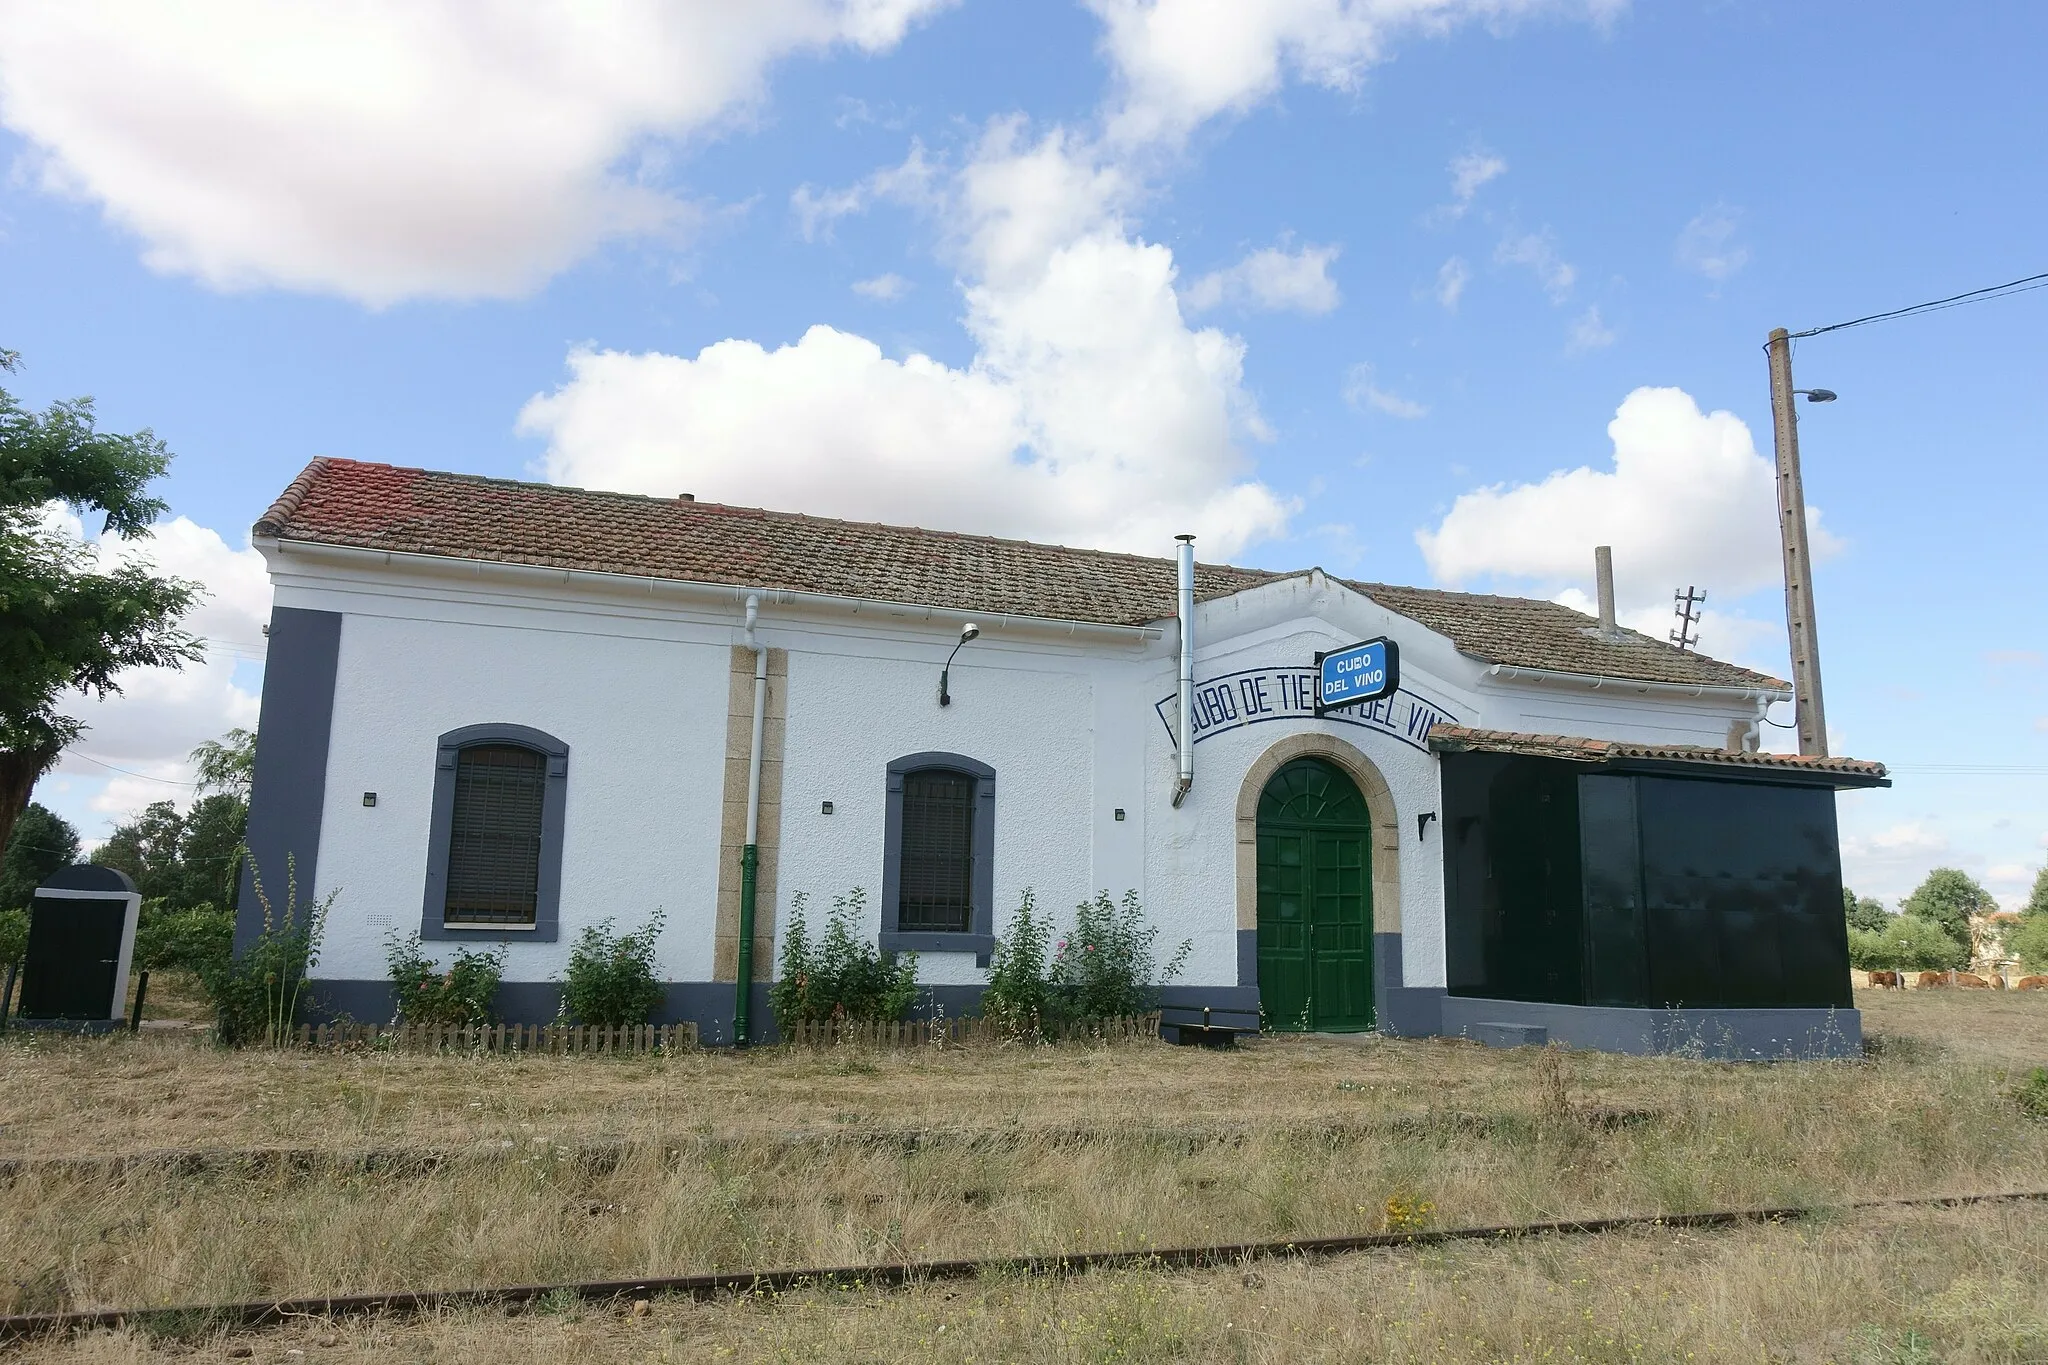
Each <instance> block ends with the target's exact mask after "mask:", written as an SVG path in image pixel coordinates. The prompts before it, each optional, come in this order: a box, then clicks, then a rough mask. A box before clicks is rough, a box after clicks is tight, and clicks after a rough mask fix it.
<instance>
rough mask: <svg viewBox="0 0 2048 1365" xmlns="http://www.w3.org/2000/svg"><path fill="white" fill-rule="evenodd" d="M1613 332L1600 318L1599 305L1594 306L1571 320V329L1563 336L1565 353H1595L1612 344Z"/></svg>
mask: <svg viewBox="0 0 2048 1365" xmlns="http://www.w3.org/2000/svg"><path fill="white" fill-rule="evenodd" d="M1614 338H1615V331H1614V329H1613V328H1612V327H1609V326H1608V325H1607V323H1606V322H1605V321H1604V320H1603V319H1602V318H1601V316H1600V305H1599V304H1597V303H1596V304H1594V305H1593V306H1591V307H1590V308H1588V309H1587V310H1586V311H1585V312H1583V313H1581V314H1579V315H1578V317H1576V318H1574V319H1573V320H1572V325H1571V329H1570V330H1569V331H1568V332H1567V333H1566V334H1565V346H1564V348H1565V351H1566V352H1567V353H1568V354H1571V355H1581V354H1583V353H1585V352H1587V351H1597V350H1600V349H1601V348H1603V347H1607V346H1612V345H1613V344H1614Z"/></svg>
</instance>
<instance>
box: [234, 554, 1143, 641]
mask: <svg viewBox="0 0 2048 1365" xmlns="http://www.w3.org/2000/svg"><path fill="white" fill-rule="evenodd" d="M255 543H256V546H257V548H258V549H269V550H273V551H275V552H276V553H277V554H278V555H280V556H283V557H288V558H289V557H299V558H305V559H313V560H324V561H326V562H328V563H332V564H336V565H346V566H362V567H372V566H374V567H381V568H394V569H411V570H414V571H416V572H420V573H428V574H435V575H439V576H442V577H456V578H476V579H480V580H483V581H486V582H489V581H494V580H495V581H499V582H504V583H508V584H524V585H529V586H541V585H545V584H572V583H579V582H582V583H590V584H593V585H598V586H609V587H612V588H615V589H618V590H620V591H627V592H635V593H642V592H644V593H645V594H646V595H647V596H649V597H664V596H665V597H673V598H680V599H682V600H684V601H688V602H701V603H703V604H704V605H705V606H707V607H722V608H726V609H728V610H730V609H731V608H733V607H736V606H738V607H744V606H745V604H746V601H747V599H748V598H749V597H753V598H756V599H757V600H758V604H759V605H760V606H770V605H773V606H795V607H812V608H815V609H817V610H820V611H826V612H840V613H845V614H848V615H856V616H858V615H874V616H889V617H897V618H912V619H916V620H921V621H934V622H938V621H943V622H947V623H949V624H951V623H959V624H965V623H966V622H968V621H973V622H975V623H976V624H978V625H979V626H980V627H981V628H982V629H983V630H984V631H988V630H995V631H1003V630H1011V631H1016V632H1018V633H1020V634H1032V635H1048V636H1066V637H1069V638H1071V639H1075V640H1086V641H1090V642H1096V643H1104V644H1108V643H1117V644H1130V645H1140V644H1144V643H1145V642H1146V641H1149V640H1157V639H1160V638H1161V637H1162V636H1163V635H1164V634H1165V630H1164V628H1163V627H1160V626H1119V625H1107V624H1102V623H1098V622H1094V621H1062V620H1059V619H1057V618H1055V617H1049V616H1025V615H1018V614H1011V613H990V612H988V611H984V610H975V609H970V608H967V607H941V606H935V605H931V604H928V603H918V602H891V601H888V600H886V599H883V598H876V597H842V596H839V595H837V594H834V593H822V592H800V591H796V590H792V589H782V588H760V587H752V588H749V587H742V586H738V585H735V584H725V583H697V582H693V581H691V580H689V579H682V578H655V577H651V576H647V575H642V574H621V573H606V572H603V571H601V570H596V569H556V568H548V567H546V566H544V565H539V564H513V563H507V562H505V561H503V560H494V559H467V558H458V557H456V556H454V555H429V554H415V553H411V552H408V551H404V550H370V549H364V548H362V547H360V546H355V545H332V544H328V543H326V542H324V541H313V540H284V539H281V538H280V539H270V538H268V537H264V538H259V539H258V540H257V541H256V542H255Z"/></svg>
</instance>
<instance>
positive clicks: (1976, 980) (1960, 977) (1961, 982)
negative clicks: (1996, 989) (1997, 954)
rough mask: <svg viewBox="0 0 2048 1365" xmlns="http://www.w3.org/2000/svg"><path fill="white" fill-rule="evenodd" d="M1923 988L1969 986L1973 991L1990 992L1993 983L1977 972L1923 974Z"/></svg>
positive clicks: (1921, 974)
mask: <svg viewBox="0 0 2048 1365" xmlns="http://www.w3.org/2000/svg"><path fill="white" fill-rule="evenodd" d="M1920 984H1921V985H1922V986H1967V987H1969V988H1970V989H1971V990H1979V991H1988V990H1990V989H1991V983H1990V982H1989V981H1986V980H1985V979H1984V978H1983V977H1981V976H1979V975H1977V974H1976V973H1975V972H1922V973H1920Z"/></svg>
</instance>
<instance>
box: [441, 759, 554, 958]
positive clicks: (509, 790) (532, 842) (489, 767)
mask: <svg viewBox="0 0 2048 1365" xmlns="http://www.w3.org/2000/svg"><path fill="white" fill-rule="evenodd" d="M546 786H547V759H546V757H545V756H544V755H542V754H539V753H536V752H534V751H533V750H532V749H522V748H519V747H517V746H515V745H510V744H476V745H471V746H470V747H468V748H466V749H464V750H462V751H461V753H460V754H459V755H458V756H457V757H456V760H455V810H454V814H453V817H452V818H451V820H450V822H449V830H448V900H447V904H446V906H445V907H444V910H443V919H444V922H446V923H449V924H532V923H533V922H534V907H535V903H536V901H537V899H538V894H539V888H540V843H541V798H542V796H543V794H544V791H545V789H546Z"/></svg>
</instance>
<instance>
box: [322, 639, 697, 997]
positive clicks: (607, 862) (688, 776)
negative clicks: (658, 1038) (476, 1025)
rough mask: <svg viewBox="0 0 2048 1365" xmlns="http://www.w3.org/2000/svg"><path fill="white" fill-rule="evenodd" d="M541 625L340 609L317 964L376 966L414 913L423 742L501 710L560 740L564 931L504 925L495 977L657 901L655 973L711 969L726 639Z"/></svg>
mask: <svg viewBox="0 0 2048 1365" xmlns="http://www.w3.org/2000/svg"><path fill="white" fill-rule="evenodd" d="M457 614H459V613H457V612H449V613H447V615H450V616H454V615H457ZM598 619H599V620H604V619H605V618H598ZM549 624H550V623H549V622H548V621H546V620H545V618H533V619H525V620H519V621H510V620H506V619H502V618H501V619H499V620H498V621H495V622H493V623H491V624H479V623H475V622H461V621H454V620H447V619H441V620H418V619H413V620H407V619H403V618H398V617H389V616H370V615H361V614H349V615H347V616H345V617H344V618H343V623H342V632H341V663H340V669H339V675H338V677H337V679H336V686H335V708H334V730H333V738H332V741H331V743H330V747H329V752H328V763H327V808H326V814H325V816H324V817H323V820H322V828H321V836H320V860H319V891H320V893H321V894H323V895H325V894H329V893H333V894H335V895H336V897H337V899H336V902H335V908H334V915H333V918H332V920H331V921H330V927H329V931H328V935H327V946H326V950H325V952H324V953H323V954H322V957H321V961H320V966H319V972H318V974H319V975H321V976H324V977H335V978H343V979H350V978H353V979H364V978H377V977H382V976H383V975H384V974H385V970H386V967H385V957H384V942H383V940H384V937H385V935H387V934H388V933H390V932H392V931H396V932H397V933H399V934H401V935H404V934H409V933H411V932H413V931H416V930H417V929H418V928H419V925H420V912H421V901H422V896H423V894H424V883H425V876H426V866H427V836H428V826H429V822H430V816H431V804H432V799H433V789H434V756H435V751H436V743H437V741H438V739H439V737H440V736H441V735H442V734H445V733H446V732H448V731H450V730H453V729H457V728H459V727H461V726H464V725H476V724H480V723H484V722H489V721H507V722H512V723H515V724H520V725H530V726H532V727H534V728H535V729H539V730H544V731H546V732H548V733H549V734H552V735H554V736H555V737H556V738H558V739H561V740H562V741H564V742H565V743H567V744H568V746H569V783H568V791H567V810H566V820H565V827H564V831H563V840H562V858H563V877H562V901H561V930H562V931H561V935H560V938H559V939H558V940H557V941H556V942H554V943H521V942H520V941H519V939H518V937H517V935H516V934H508V935H506V938H507V940H508V941H509V942H510V944H511V945H512V946H511V947H510V949H509V954H510V955H509V959H508V962H507V964H506V972H505V976H506V979H507V980H513V981H538V980H547V979H549V978H553V977H556V976H559V975H560V973H561V971H562V968H563V967H564V965H565V964H566V963H567V960H568V954H569V948H570V945H571V941H572V940H573V938H574V936H575V932H576V930H577V929H579V928H581V927H582V926H583V925H586V924H591V923H595V922H596V921H598V920H602V919H604V918H607V917H615V918H616V919H617V920H618V921H619V923H620V925H621V927H625V928H631V927H636V926H637V925H638V924H640V923H642V922H644V920H645V919H646V917H647V915H648V914H649V913H650V912H651V911H653V910H654V909H655V908H656V907H657V906H659V907H660V908H662V909H663V910H664V911H665V912H666V919H667V927H666V929H665V931H664V933H663V935H662V940H661V949H660V955H661V967H662V970H663V971H664V972H665V973H667V974H668V975H669V976H670V977H671V978H672V979H674V980H681V981H704V980H709V979H710V976H711V935H710V931H709V924H710V916H711V914H712V908H713V904H714V898H715V893H716V889H717V882H718V867H717V857H718V832H719V815H720V800H721V792H720V790H719V786H720V778H721V776H722V773H723V754H724V744H725V734H724V728H725V700H726V685H727V684H726V670H727V666H728V665H727V660H728V657H729V656H728V652H727V651H728V646H727V644H726V643H725V641H724V640H723V639H719V640H717V641H716V642H715V643H714V642H712V641H710V640H705V639H697V640H689V639H677V638H673V636H674V633H675V632H674V628H673V627H670V628H669V633H670V635H671V638H667V639H662V638H645V637H644V636H636V635H635V634H631V633H625V632H621V631H618V630H617V629H616V626H617V624H618V623H617V622H612V624H613V626H614V629H613V630H612V631H608V632H604V633H597V632H593V631H589V630H560V629H550V628H546V627H547V626H548V625H549ZM719 634H721V635H722V634H724V632H719ZM366 791H374V792H376V793H377V804H376V806H375V807H365V806H364V805H363V804H362V794H363V793H364V792H366ZM428 948H429V951H430V952H435V953H440V954H443V955H445V954H446V953H447V952H449V951H451V949H450V948H449V947H447V946H446V945H440V944H429V945H428Z"/></svg>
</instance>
